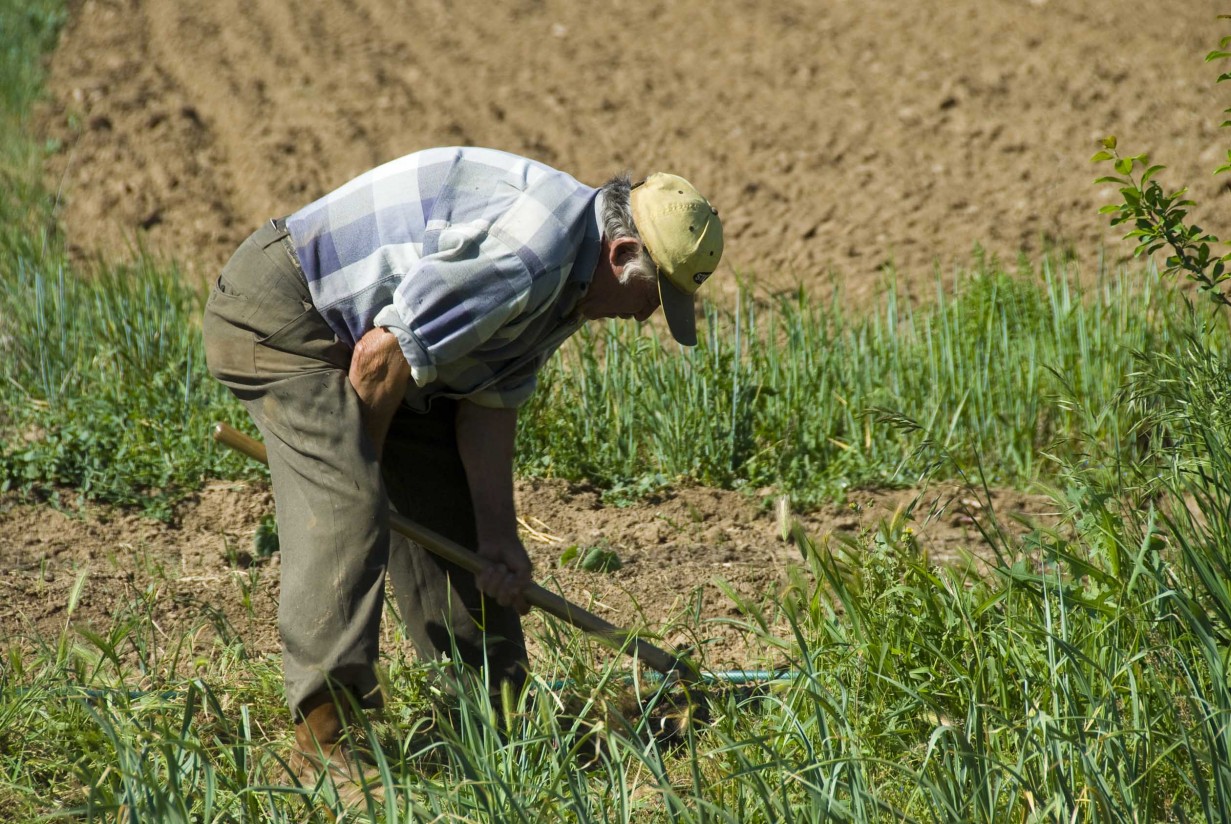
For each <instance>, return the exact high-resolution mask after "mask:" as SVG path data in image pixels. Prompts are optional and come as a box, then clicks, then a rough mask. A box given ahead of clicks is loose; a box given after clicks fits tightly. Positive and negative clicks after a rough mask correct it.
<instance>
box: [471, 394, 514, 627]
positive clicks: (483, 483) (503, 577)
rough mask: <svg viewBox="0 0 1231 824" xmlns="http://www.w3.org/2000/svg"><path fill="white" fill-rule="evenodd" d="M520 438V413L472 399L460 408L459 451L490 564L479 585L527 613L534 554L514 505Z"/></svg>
mask: <svg viewBox="0 0 1231 824" xmlns="http://www.w3.org/2000/svg"><path fill="white" fill-rule="evenodd" d="M516 434H517V410H516V409H490V408H488V407H484V406H479V405H478V404H474V403H471V402H469V401H462V402H461V403H459V404H458V405H457V451H458V453H459V454H460V455H461V458H462V465H463V466H465V467H466V481H467V484H468V485H469V487H470V499H471V502H472V503H473V504H474V525H475V530H476V532H477V533H478V536H479V546H478V553H479V555H480V556H482V557H483V558H486V559H487V560H488V561H490V562H491V566H490V567H488V568H487V569H485V570H483V571H482V572H480V573H479V574H478V575H477V576H475V583H477V584H478V586H479V589H480V590H482V591H483V592H484V593H486V594H487V595H490V596H491V597H493V598H495V599H496V601H497V603H499V604H500V605H501V606H506V607H513V608H514V609H516V610H517V611H518V612H520V613H521V614H522V615H525V614H526V613H527V612H529V610H530V605H529V604H528V603H527V602H526V598H525V595H524V591H525V588H526V586H527V585H528V584H529V583H530V581H531V577H530V556H528V555H527V554H526V548H525V547H524V546H522V543H521V538H519V537H518V535H517V513H516V509H515V507H514V504H513V440H514V437H515V436H516Z"/></svg>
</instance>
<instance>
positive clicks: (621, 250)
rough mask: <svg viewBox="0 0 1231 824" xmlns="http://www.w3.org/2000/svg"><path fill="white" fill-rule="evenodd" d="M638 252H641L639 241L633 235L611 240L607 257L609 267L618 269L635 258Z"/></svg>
mask: <svg viewBox="0 0 1231 824" xmlns="http://www.w3.org/2000/svg"><path fill="white" fill-rule="evenodd" d="M639 254H641V241H639V240H637V239H636V238H635V237H621V238H616V239H615V240H613V241H612V242H611V248H610V249H609V250H608V252H607V255H608V258H607V259H608V260H609V261H610V262H611V268H612V269H614V270H616V271H618V270H620V269H623V268H624V267H625V266H627V265H628V264H629V263H630V262H631V261H633V260H636V258H637V255H639Z"/></svg>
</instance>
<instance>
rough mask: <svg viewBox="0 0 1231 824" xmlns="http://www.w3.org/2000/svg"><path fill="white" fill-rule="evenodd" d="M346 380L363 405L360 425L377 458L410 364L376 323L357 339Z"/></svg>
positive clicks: (399, 400) (401, 395) (403, 389)
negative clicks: (348, 375) (347, 379)
mask: <svg viewBox="0 0 1231 824" xmlns="http://www.w3.org/2000/svg"><path fill="white" fill-rule="evenodd" d="M350 382H351V386H353V387H354V389H355V393H356V394H357V395H358V396H359V403H360V404H361V405H362V407H363V428H364V430H365V431H366V432H367V435H368V437H369V438H370V439H371V441H372V443H373V445H374V446H375V447H376V455H377V457H379V456H380V454H381V452H382V451H383V450H384V444H385V435H386V434H388V432H389V424H390V423H391V422H392V421H393V415H394V413H396V412H397V408H398V406H399V405H400V404H401V403H402V399H403V398H404V397H405V396H406V386H407V384H408V383H409V382H410V364H409V363H407V362H406V357H405V355H403V354H402V348H401V346H399V345H398V342H397V338H396V337H394V335H393V334H392V333H391V332H389V331H388V330H386V329H383V328H381V327H379V326H378V327H376V328H375V329H373V330H372V331H370V332H368V333H367V334H366V335H364V336H363V337H362V338H360V339H359V342H358V343H357V344H356V345H355V351H354V353H353V354H352V356H351V365H350Z"/></svg>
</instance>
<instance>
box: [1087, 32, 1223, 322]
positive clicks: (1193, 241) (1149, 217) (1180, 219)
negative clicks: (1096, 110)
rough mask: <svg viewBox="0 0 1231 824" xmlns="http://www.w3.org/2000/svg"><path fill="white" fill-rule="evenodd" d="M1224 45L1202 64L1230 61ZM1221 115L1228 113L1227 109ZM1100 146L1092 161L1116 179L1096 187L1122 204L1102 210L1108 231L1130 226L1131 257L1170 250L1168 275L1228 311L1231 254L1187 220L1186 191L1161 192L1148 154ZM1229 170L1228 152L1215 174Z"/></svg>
mask: <svg viewBox="0 0 1231 824" xmlns="http://www.w3.org/2000/svg"><path fill="white" fill-rule="evenodd" d="M1219 19H1231V15H1219ZM1228 46H1231V35H1227V36H1225V37H1223V38H1222V39H1221V40H1220V41H1219V44H1218V49H1215V50H1214V51H1212V52H1210V53H1209V54H1207V55H1206V57H1205V60H1206V62H1207V63H1208V62H1211V61H1214V60H1225V59H1227V58H1228V57H1231V51H1227V50H1226V49H1227V47H1228ZM1227 80H1231V72H1223V73H1222V74H1220V75H1219V76H1218V80H1217V81H1216V82H1218V83H1222V82H1224V81H1227ZM1223 111H1224V114H1225V113H1229V112H1231V108H1228V109H1224V110H1223ZM1228 125H1231V120H1227V121H1223V123H1222V126H1224V127H1226V126H1228ZM1101 143H1102V149H1100V150H1099V151H1098V152H1096V153H1095V154H1094V156H1093V157H1092V158H1091V161H1092V162H1094V163H1109V164H1111V167H1112V168H1113V170H1114V171H1115V174H1113V175H1106V176H1103V177H1099V178H1096V180H1095V183H1113V184H1115V185H1117V186H1119V187H1120V196H1121V200H1120V202H1119V203H1112V204H1108V205H1107V206H1104V207H1103V208H1102V209H1100V210H1099V212H1100V213H1101V214H1107V215H1111V216H1112V218H1111V225H1112V226H1119V225H1122V224H1129V225H1131V226H1132V228H1131V229H1130V230H1129V232H1128V233H1127V234H1126V235H1125V236H1124V237H1125V238H1127V239H1131V240H1133V241H1134V242H1135V243H1136V244H1137V248H1136V249H1135V250H1134V252H1133V253H1134V255H1136V256H1138V257H1142V256H1146V257H1148V256H1150V255H1153V254H1154V253H1155V252H1157V251H1159V250H1160V249H1162V248H1163V247H1168V248H1169V249H1170V254H1169V255H1168V256H1167V258H1166V264H1165V269H1164V271H1165V273H1166V274H1168V275H1172V276H1174V275H1176V274H1177V273H1180V272H1183V273H1184V274H1185V275H1187V276H1188V277H1189V278H1190V279H1191V280H1193V281H1196V282H1197V283H1198V284H1199V285H1200V287H1201V289H1202V290H1203V291H1205V292H1207V293H1208V294H1209V296H1210V299H1211V300H1213V301H1214V302H1215V303H1216V304H1219V305H1220V306H1231V296H1229V295H1228V294H1227V293H1226V292H1224V291H1223V290H1222V288H1221V286H1222V284H1224V283H1225V282H1226V281H1227V280H1228V279H1231V271H1228V268H1227V263H1228V261H1231V253H1228V254H1225V255H1221V256H1220V255H1217V254H1215V253H1214V252H1212V251H1211V248H1212V247H1214V246H1216V245H1218V243H1219V240H1218V238H1217V237H1216V236H1214V235H1213V234H1211V233H1209V232H1207V231H1205V230H1204V229H1202V228H1201V226H1199V225H1197V224H1196V223H1193V222H1191V221H1190V220H1189V217H1188V212H1189V208H1190V207H1192V206H1195V205H1196V203H1195V202H1194V201H1192V200H1190V199H1189V198H1188V197H1187V194H1188V188H1187V187H1182V188H1180V189H1175V190H1173V191H1167V190H1166V189H1164V188H1163V186H1162V184H1161V183H1160V182H1159V181H1158V178H1157V175H1158V173H1159V172H1161V171H1162V170H1163V169H1165V168H1166V167H1165V166H1161V165H1157V164H1151V163H1150V158H1149V155H1147V154H1137V155H1125V154H1121V153H1120V150H1119V148H1118V142H1117V140H1116V137H1115V135H1110V136H1108V137H1105V138H1103V140H1102V141H1101ZM1227 171H1231V150H1228V152H1227V162H1226V163H1225V164H1223V165H1222V166H1219V167H1218V168H1217V169H1215V170H1214V174H1223V173H1225V172H1227Z"/></svg>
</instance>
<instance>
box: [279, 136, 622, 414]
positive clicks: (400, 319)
mask: <svg viewBox="0 0 1231 824" xmlns="http://www.w3.org/2000/svg"><path fill="white" fill-rule="evenodd" d="M597 198H598V192H597V190H595V189H592V188H590V187H588V186H585V185H583V184H581V183H578V182H577V181H576V180H574V179H573V178H571V177H569V176H568V175H566V174H564V173H563V172H559V171H556V170H555V169H551V168H549V167H547V166H544V165H543V164H541V163H536V162H534V161H532V160H527V159H525V158H521V157H517V156H514V155H510V154H505V153H504V152H498V151H494V150H491V149H476V148H449V149H429V150H426V151H422V152H418V153H415V154H411V155H407V156H406V157H403V158H401V159H400V160H395V161H392V162H390V163H387V164H385V165H383V166H379V167H377V168H375V169H373V170H371V171H370V172H367V173H366V174H363V175H361V176H360V177H358V178H356V179H354V180H352V181H351V182H349V183H347V184H345V185H344V186H342V187H341V188H340V189H338V190H337V191H335V192H333V193H331V194H328V195H326V196H325V197H323V198H321V199H320V200H318V201H316V202H315V203H312V204H310V205H308V206H306V207H304V208H303V209H300V210H299V211H298V212H295V213H294V214H293V215H291V216H290V217H288V218H287V220H286V225H287V229H288V231H289V232H290V235H291V239H292V241H293V243H294V245H295V249H296V251H297V252H298V255H299V261H300V264H301V265H302V267H303V271H304V275H305V277H306V278H307V281H308V289H309V290H310V291H311V293H312V302H313V304H314V305H315V306H316V309H317V311H319V312H320V313H321V315H322V316H323V317H324V318H325V321H326V322H327V323H328V324H329V326H330V327H331V328H332V329H333V331H334V332H335V333H336V334H337V335H338V337H339V339H341V340H342V341H344V342H346V343H347V344H349V345H350V346H354V345H355V343H356V342H357V341H358V340H359V338H360V337H362V336H363V335H364V334H365V333H366V332H367V331H369V330H370V329H372V328H373V327H374V326H383V327H385V328H387V329H388V330H389V331H390V332H392V333H393V334H394V335H396V336H397V339H398V342H399V343H400V344H401V347H402V351H403V353H405V355H406V360H407V361H408V362H409V363H410V368H411V375H412V377H413V381H412V384H411V386H410V387H409V389H408V390H407V395H406V400H407V402H408V403H409V404H410V405H411V406H412V408H416V409H419V410H424V409H426V408H427V406H428V404H429V403H430V401H431V399H432V398H433V397H436V396H441V395H443V396H447V397H465V398H467V399H469V400H471V401H474V402H475V403H479V404H482V405H484V406H493V407H516V406H520V405H521V404H522V403H524V402H525V401H526V399H527V398H529V397H530V394H531V393H532V392H533V391H534V387H535V381H536V373H537V372H538V370H539V368H540V367H541V366H542V365H543V364H544V363H545V362H546V361H547V359H548V358H549V357H550V356H551V354H552V353H553V352H554V351H555V350H556V348H557V347H558V346H559V345H560V344H561V343H562V342H563V341H564V339H565V338H567V337H568V336H569V335H571V334H572V333H573V332H575V331H576V330H577V329H578V328H579V327H580V326H581V323H582V318H581V317H580V315H578V313H577V312H576V305H577V301H578V300H579V299H580V297H581V296H582V295H583V294H584V293H585V290H586V288H587V287H588V286H589V283H590V278H591V276H592V275H593V273H594V266H595V264H596V263H597V262H598V254H599V239H600V230H599V224H598V217H597Z"/></svg>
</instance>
